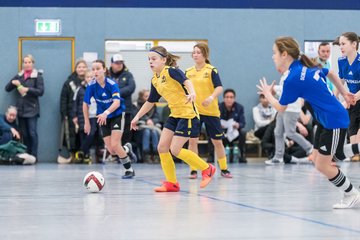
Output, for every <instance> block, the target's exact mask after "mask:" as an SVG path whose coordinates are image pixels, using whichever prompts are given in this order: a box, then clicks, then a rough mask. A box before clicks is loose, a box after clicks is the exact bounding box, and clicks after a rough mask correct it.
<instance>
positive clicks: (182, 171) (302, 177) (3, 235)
mask: <svg viewBox="0 0 360 240" xmlns="http://www.w3.org/2000/svg"><path fill="white" fill-rule="evenodd" d="M176 167H177V175H178V181H179V182H180V186H181V191H180V192H179V193H154V192H153V188H154V187H155V186H158V185H159V184H160V181H161V180H162V179H163V174H162V171H161V167H160V165H149V164H135V165H134V169H135V171H136V175H137V176H136V178H135V179H132V180H123V179H121V176H122V174H123V169H122V166H121V165H118V164H115V163H107V164H105V165H102V164H93V165H57V164H38V165H36V166H0V174H1V176H2V180H3V181H4V182H3V183H2V187H1V192H0V227H1V231H0V239H1V240H6V239H11V240H17V239H19V240H20V239H21V240H24V239H26V240H42V239H47V240H50V239H51V240H60V239H61V240H63V239H66V240H75V239H81V240H83V239H105V240H112V239H116V240H119V239H139V240H140V239H156V240H161V239H164V240H165V239H166V240H172V239H182V240H184V239H251V240H254V239H259V240H260V239H262V240H263V239H277V240H279V239H284V240H285V239H286V240H289V239H292V240H294V239H306V240H308V239H314V240H315V239H319V240H320V239H321V240H323V239H326V240H338V239H346V240H358V239H360V217H359V214H360V209H351V210H333V209H332V205H333V204H334V203H336V202H338V201H339V200H340V199H341V197H342V196H341V193H340V192H339V191H338V190H337V189H336V188H335V187H333V186H332V185H331V184H330V182H329V181H327V180H326V179H325V177H323V176H321V175H320V174H319V173H318V172H317V171H316V169H315V168H314V167H313V166H312V165H311V164H302V165H301V164H298V165H282V166H265V165H264V164H263V163H262V162H260V163H259V162H257V163H248V164H236V165H235V164H230V166H229V169H230V170H231V171H232V173H233V175H234V178H233V179H224V178H222V177H220V176H219V173H218V172H217V174H216V176H215V178H214V180H213V182H211V183H210V185H209V186H208V187H207V188H205V189H200V188H199V183H200V177H199V179H198V180H189V179H188V178H187V176H188V173H189V170H188V168H187V166H186V165H184V164H177V166H176ZM341 168H342V169H343V171H344V172H345V173H347V175H348V176H349V177H350V179H351V180H352V182H353V183H354V184H355V186H356V187H358V185H359V183H360V176H359V172H360V164H359V163H353V162H352V163H342V164H341ZM89 171H99V172H101V173H102V174H103V175H104V177H105V180H106V184H105V187H104V189H103V190H102V191H101V192H100V193H88V192H87V190H86V189H85V188H84V187H83V185H82V181H83V177H84V176H85V175H86V173H88V172H89Z"/></svg>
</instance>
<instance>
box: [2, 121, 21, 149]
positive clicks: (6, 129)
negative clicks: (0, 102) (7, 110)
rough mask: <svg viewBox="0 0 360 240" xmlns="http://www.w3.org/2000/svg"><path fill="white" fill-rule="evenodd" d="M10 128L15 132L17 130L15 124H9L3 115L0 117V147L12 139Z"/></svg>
mask: <svg viewBox="0 0 360 240" xmlns="http://www.w3.org/2000/svg"><path fill="white" fill-rule="evenodd" d="M11 128H15V129H16V130H19V128H18V126H17V125H16V122H13V123H9V122H8V121H7V120H6V116H5V115H0V145H1V144H5V143H7V142H9V141H10V140H12V139H13V137H12V133H11V130H10V129H11Z"/></svg>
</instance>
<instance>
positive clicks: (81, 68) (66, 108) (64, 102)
mask: <svg viewBox="0 0 360 240" xmlns="http://www.w3.org/2000/svg"><path fill="white" fill-rule="evenodd" d="M87 69H88V67H87V64H86V62H85V61H84V60H79V61H78V62H76V64H75V71H74V72H73V73H71V75H70V76H69V77H68V79H67V80H66V81H65V82H64V84H63V87H62V90H61V97H60V113H61V119H63V120H64V121H68V124H69V137H70V149H69V151H71V152H72V153H73V155H74V154H75V152H76V151H77V150H78V146H77V145H78V144H76V135H77V129H76V128H75V124H74V122H73V121H72V117H71V113H72V111H73V106H74V94H75V92H76V91H77V89H78V88H79V87H81V82H82V81H83V80H84V79H85V73H86V71H87Z"/></svg>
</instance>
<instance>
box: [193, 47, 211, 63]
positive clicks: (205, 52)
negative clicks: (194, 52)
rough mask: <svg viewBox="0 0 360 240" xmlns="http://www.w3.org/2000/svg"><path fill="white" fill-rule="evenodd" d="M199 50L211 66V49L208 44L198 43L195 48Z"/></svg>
mask: <svg viewBox="0 0 360 240" xmlns="http://www.w3.org/2000/svg"><path fill="white" fill-rule="evenodd" d="M196 47H197V48H198V49H200V51H201V54H202V55H203V56H204V58H205V62H206V63H208V64H210V60H209V56H210V49H209V46H208V45H207V44H206V43H203V42H200V43H197V44H196V45H195V46H194V48H196Z"/></svg>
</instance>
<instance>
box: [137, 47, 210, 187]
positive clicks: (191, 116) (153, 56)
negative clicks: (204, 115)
mask: <svg viewBox="0 0 360 240" xmlns="http://www.w3.org/2000/svg"><path fill="white" fill-rule="evenodd" d="M178 59H179V57H178V56H175V55H172V54H170V53H168V52H167V51H166V49H165V48H164V47H161V46H157V47H153V48H151V49H150V52H149V63H150V68H151V69H152V70H153V72H154V76H153V78H152V79H151V90H150V96H149V98H148V100H147V101H146V102H145V103H144V105H143V106H142V107H141V109H140V110H139V112H138V113H137V114H136V116H135V117H134V119H133V120H132V121H131V129H134V130H137V122H138V121H139V118H141V117H142V116H143V115H144V114H146V113H147V112H148V111H150V110H151V109H152V107H153V106H154V104H155V102H157V101H158V100H159V99H160V97H163V98H164V99H165V100H166V101H167V102H168V106H169V108H170V111H171V114H170V116H169V118H168V120H167V121H166V123H165V125H164V129H163V131H162V133H161V136H160V140H159V144H158V152H159V156H160V162H161V167H162V169H163V171H164V175H165V178H166V181H165V182H163V184H162V186H160V187H157V188H155V189H154V190H155V192H178V191H179V190H180V186H179V183H178V182H177V179H176V173H175V164H174V161H173V158H172V156H171V154H173V155H174V156H176V157H177V158H179V159H181V160H183V161H184V162H186V163H187V164H188V165H190V166H192V167H194V168H196V169H200V170H202V181H201V183H200V187H201V188H204V187H206V186H207V185H208V184H209V182H210V181H211V179H212V177H213V176H214V173H215V170H216V169H215V167H214V166H213V165H211V164H208V163H206V162H205V161H204V160H202V159H201V158H200V157H199V156H198V155H197V154H196V153H194V152H192V151H190V150H187V149H185V148H183V145H184V144H185V143H186V142H187V141H188V140H189V138H190V137H195V136H198V134H199V124H200V122H199V119H198V114H197V110H196V108H195V105H194V103H193V101H194V100H195V91H194V87H193V85H192V83H191V81H190V80H189V79H187V78H186V76H185V75H184V73H183V72H182V71H181V70H179V69H177V68H175V67H174V66H176V60H178ZM170 151H171V153H170Z"/></svg>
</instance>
